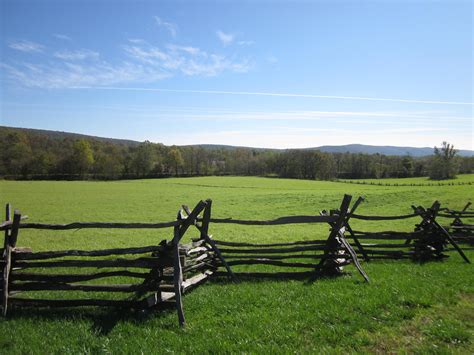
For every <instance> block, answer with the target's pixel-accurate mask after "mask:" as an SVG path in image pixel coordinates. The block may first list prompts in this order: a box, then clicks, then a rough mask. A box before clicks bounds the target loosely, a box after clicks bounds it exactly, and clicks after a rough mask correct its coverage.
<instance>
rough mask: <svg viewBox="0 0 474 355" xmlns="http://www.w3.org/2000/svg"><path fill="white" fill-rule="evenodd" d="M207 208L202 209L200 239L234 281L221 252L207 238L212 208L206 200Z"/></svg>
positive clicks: (209, 238) (233, 276)
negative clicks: (205, 243)
mask: <svg viewBox="0 0 474 355" xmlns="http://www.w3.org/2000/svg"><path fill="white" fill-rule="evenodd" d="M206 202H207V206H206V208H205V209H204V215H203V220H202V226H201V228H199V230H200V231H201V239H204V240H205V241H206V242H207V243H208V244H209V245H210V246H211V248H212V250H214V252H215V253H216V255H217V257H218V258H219V259H220V261H221V262H222V264H223V265H224V267H225V268H226V270H227V272H228V274H229V276H230V278H231V279H232V280H235V279H236V277H235V274H234V272H233V271H232V269H231V268H230V266H229V264H227V261H226V260H225V259H224V257H223V256H222V253H221V251H220V250H219V248H218V247H217V245H216V243H215V242H214V241H213V240H212V239H211V237H210V236H209V234H208V232H209V222H210V220H211V207H212V200H207V201H206Z"/></svg>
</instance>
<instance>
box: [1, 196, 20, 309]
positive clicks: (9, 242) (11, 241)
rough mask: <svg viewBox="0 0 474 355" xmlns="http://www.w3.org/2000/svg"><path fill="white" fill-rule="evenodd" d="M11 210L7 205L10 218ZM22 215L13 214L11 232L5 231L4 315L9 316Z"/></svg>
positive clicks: (18, 213) (16, 212) (16, 211)
mask: <svg viewBox="0 0 474 355" xmlns="http://www.w3.org/2000/svg"><path fill="white" fill-rule="evenodd" d="M10 213H11V210H10V207H9V205H7V209H6V214H7V217H10V216H9V215H10ZM20 221H21V214H20V212H19V211H18V210H15V212H14V214H13V223H12V225H11V229H10V232H9V233H7V232H8V230H7V231H5V249H4V251H3V261H4V266H3V290H2V293H3V295H2V315H3V316H4V317H6V316H7V312H8V294H9V283H10V282H9V279H10V271H11V267H12V249H13V248H15V246H16V240H17V238H18V229H19V227H20Z"/></svg>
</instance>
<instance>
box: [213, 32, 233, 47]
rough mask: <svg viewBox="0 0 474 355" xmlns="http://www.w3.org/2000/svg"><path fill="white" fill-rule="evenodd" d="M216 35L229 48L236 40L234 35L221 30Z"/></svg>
mask: <svg viewBox="0 0 474 355" xmlns="http://www.w3.org/2000/svg"><path fill="white" fill-rule="evenodd" d="M216 35H217V38H219V40H220V41H221V42H222V44H223V45H224V46H228V45H229V44H231V43H232V42H233V41H234V39H235V36H234V35H233V34H232V33H225V32H222V31H221V30H218V31H216Z"/></svg>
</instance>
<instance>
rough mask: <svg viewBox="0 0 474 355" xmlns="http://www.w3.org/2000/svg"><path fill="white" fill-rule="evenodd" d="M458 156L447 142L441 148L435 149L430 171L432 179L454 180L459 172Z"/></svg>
mask: <svg viewBox="0 0 474 355" xmlns="http://www.w3.org/2000/svg"><path fill="white" fill-rule="evenodd" d="M456 154H457V150H456V149H454V146H453V145H451V144H449V143H447V142H443V145H442V147H441V148H438V147H435V148H434V156H433V157H432V159H431V164H430V169H429V173H430V179H432V180H444V179H454V178H455V177H456V173H457V170H458V163H457V161H456V159H455V158H456Z"/></svg>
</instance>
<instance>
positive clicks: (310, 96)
mask: <svg viewBox="0 0 474 355" xmlns="http://www.w3.org/2000/svg"><path fill="white" fill-rule="evenodd" d="M238 66H239V64H234V67H238ZM243 67H245V65H243ZM250 67H251V65H250V64H248V67H247V68H248V69H250ZM248 69H247V70H248ZM104 89H110V90H115V89H117V88H104ZM121 90H133V91H140V90H142V91H156V92H160V91H162V92H176V93H190V94H209V95H237V96H241V95H244V96H268V97H295V98H307V99H333V100H355V101H358V100H362V101H386V102H400V103H413V104H434V105H462V106H464V105H467V106H474V102H465V101H436V100H418V99H405V98H403V99H402V98H384V97H367V96H336V95H315V94H298V93H276V92H255V91H225V90H188V89H159V88H137V87H135V88H121Z"/></svg>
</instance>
